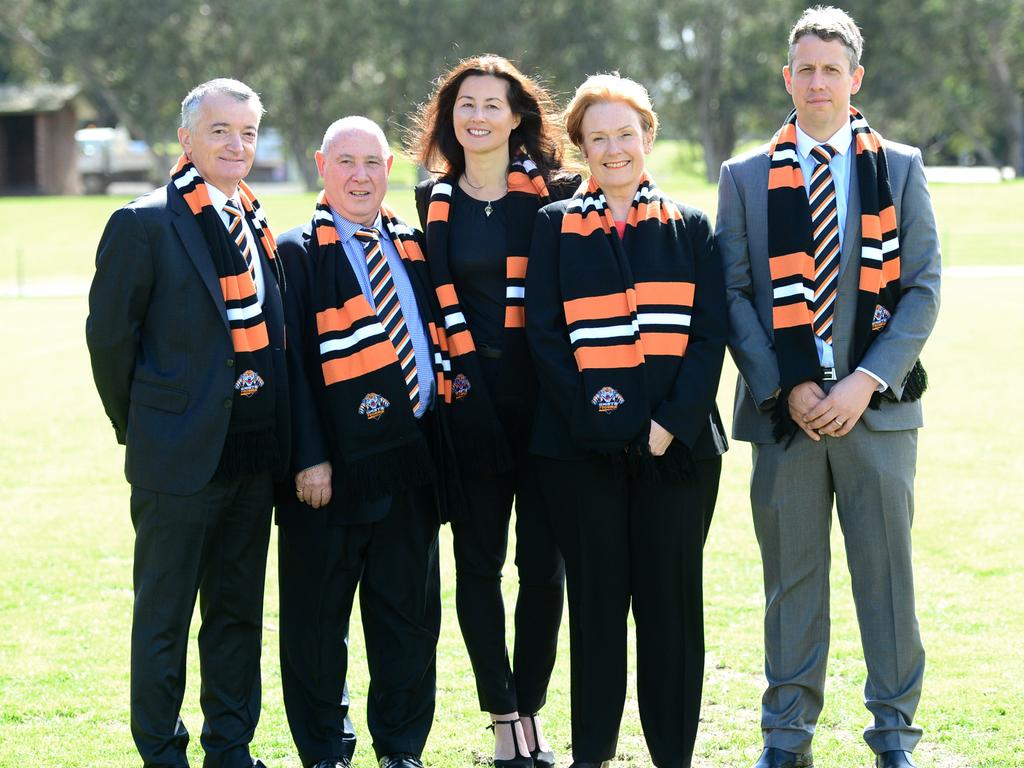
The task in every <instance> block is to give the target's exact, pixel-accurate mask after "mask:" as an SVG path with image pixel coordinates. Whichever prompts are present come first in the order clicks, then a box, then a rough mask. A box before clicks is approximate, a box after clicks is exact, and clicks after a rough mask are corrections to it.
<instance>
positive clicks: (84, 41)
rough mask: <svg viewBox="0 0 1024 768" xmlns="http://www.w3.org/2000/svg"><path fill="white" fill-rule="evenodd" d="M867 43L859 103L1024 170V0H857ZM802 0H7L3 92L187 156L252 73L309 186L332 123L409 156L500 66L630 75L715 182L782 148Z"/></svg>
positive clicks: (937, 148)
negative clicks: (401, 148) (64, 89)
mask: <svg viewBox="0 0 1024 768" xmlns="http://www.w3.org/2000/svg"><path fill="white" fill-rule="evenodd" d="M844 6H845V7H846V8H847V10H848V11H849V12H850V13H851V14H852V15H853V17H854V18H855V19H856V20H857V21H858V23H859V24H860V25H861V27H862V29H863V31H864V37H865V40H866V45H865V54H864V65H865V68H866V70H867V76H866V78H865V84H864V88H863V90H862V91H861V94H859V95H858V97H857V101H856V103H857V105H858V106H860V107H861V108H862V110H863V111H864V112H865V114H867V115H868V117H869V119H870V120H871V121H872V124H873V125H876V126H878V127H879V129H880V130H881V131H882V132H883V133H884V134H885V135H886V136H891V137H892V138H896V139H898V140H901V141H905V142H908V143H912V144H916V145H918V146H921V147H922V148H923V149H924V151H925V153H926V156H927V159H928V160H929V161H932V162H946V163H948V162H956V161H958V160H960V159H963V158H977V159H978V161H980V162H983V163H988V164H997V165H1011V166H1013V167H1014V168H1015V169H1016V170H1017V173H1018V174H1021V173H1024V149H1022V147H1024V0H955V2H954V0H915V1H911V0H892V2H889V3H881V4H879V3H871V2H867V0H853V1H851V2H848V3H845V4H844ZM803 7H804V3H797V2H794V0H777V1H776V2H773V3H768V4H766V3H763V2H756V0H677V1H676V2H674V3H670V4H668V5H657V4H637V3H626V2H623V0H606V2H603V3H600V4H597V3H588V2H584V0H518V1H517V2H516V3H480V2H476V1H472V0H437V1H436V2H429V1H427V0H377V2H374V3H364V2H357V1H356V0H304V1H303V2H301V3H284V2H281V1H280V0H250V1H249V2H248V3H246V4H245V5H244V6H237V5H227V4H220V3H212V2H206V1H205V0H178V1H177V2H174V3H171V2H156V3H151V4H137V3H136V4H130V3H123V2H120V0H48V2H40V0H5V3H4V4H3V5H2V7H0V81H4V80H7V81H12V82H48V81H49V82H69V81H74V82H78V83H80V84H81V85H82V86H83V89H84V92H85V93H86V94H87V95H88V97H89V98H90V99H91V101H92V102H93V103H95V104H96V105H97V106H98V108H99V109H100V110H101V111H103V112H104V113H105V114H108V115H110V116H111V117H112V118H115V119H116V120H117V121H118V122H120V123H122V124H124V125H126V126H127V127H128V128H129V129H130V130H131V131H132V133H133V134H135V135H136V136H137V137H139V138H142V139H144V140H146V141H147V142H148V143H149V144H150V146H152V147H155V148H160V147H163V146H167V143H168V142H172V141H173V138H174V131H175V128H176V126H177V120H178V109H179V104H180V101H181V98H182V97H183V96H184V95H185V93H186V92H187V91H188V90H189V89H190V88H191V87H192V86H193V85H195V84H196V83H199V82H202V81H203V80H207V79H210V78H212V77H218V76H230V77H236V78H238V79H240V80H244V81H245V82H247V83H249V84H250V85H251V86H252V87H253V88H254V89H256V90H257V91H259V92H260V93H261V95H262V97H263V101H264V105H265V106H266V108H267V116H266V121H267V124H270V125H274V126H275V127H277V128H278V129H279V130H280V131H281V133H282V136H283V137H284V140H285V143H286V146H287V148H288V151H289V152H290V154H291V155H292V156H293V157H294V158H295V159H296V160H297V161H298V165H299V167H300V168H301V169H302V170H303V172H304V173H305V174H306V181H307V183H308V184H310V185H311V186H313V185H315V184H316V173H315V169H314V168H313V163H312V160H311V157H312V152H313V150H314V149H315V148H316V146H317V145H318V144H319V141H320V137H321V136H322V133H323V130H324V129H325V128H326V126H327V125H328V124H329V123H330V122H331V121H332V120H334V119H335V118H337V117H340V116H342V115H345V114H354V113H358V114H365V115H367V116H369V117H372V118H374V119H376V120H378V121H380V122H381V123H383V124H384V125H385V126H386V128H387V130H388V133H389V134H390V135H391V138H392V141H393V142H395V143H398V139H399V138H400V135H401V133H402V132H403V131H404V129H405V128H406V127H407V126H408V123H409V117H410V115H411V114H412V112H413V111H414V110H415V107H416V105H417V104H418V103H420V102H421V101H422V100H423V99H425V98H426V97H427V96H428V95H429V93H430V90H431V88H432V85H433V81H434V80H435V78H436V77H437V76H438V75H440V74H441V73H442V72H443V71H444V70H445V69H446V68H447V67H449V66H451V65H453V64H454V63H455V62H456V61H458V60H459V59H461V58H462V57H464V56H468V55H472V54H477V53H484V52H489V53H498V54H501V55H504V56H507V57H509V58H511V59H513V60H515V61H516V62H517V63H518V64H519V65H520V66H521V68H522V69H523V70H524V71H526V72H527V73H529V74H532V75H534V76H537V77H539V78H540V79H541V80H542V81H544V82H545V83H546V84H547V85H548V86H549V87H550V88H551V89H552V91H553V92H554V94H555V96H556V99H558V100H560V101H562V102H564V101H565V97H566V96H567V95H568V94H570V93H571V92H572V90H573V89H574V88H575V86H576V85H577V84H578V83H579V82H580V81H581V80H582V79H583V78H584V77H585V76H586V75H588V74H591V73H594V72H599V71H610V70H617V71H619V72H621V73H622V74H625V75H628V76H631V77H633V78H635V79H637V80H639V81H641V82H643V83H644V84H645V85H647V87H648V89H649V90H650V91H651V94H652V97H653V98H654V102H655V108H656V109H657V110H658V111H659V114H660V116H661V119H662V125H663V128H662V135H667V136H671V137H678V138H687V139H690V140H692V141H694V142H695V143H697V144H699V145H700V146H701V147H702V148H703V151H704V158H705V163H706V168H707V176H708V178H709V179H712V180H714V179H717V176H718V166H719V164H720V163H721V161H722V160H724V159H725V158H727V157H728V156H729V155H730V154H732V153H733V152H734V151H735V150H736V148H737V146H738V145H740V144H741V143H743V142H745V141H750V140H765V139H767V138H768V137H769V136H770V135H771V133H772V132H773V131H774V130H776V129H777V127H778V126H779V125H780V124H781V122H782V120H783V118H784V117H785V114H786V112H787V110H788V109H789V107H790V103H789V101H788V97H787V94H786V92H785V90H784V88H783V87H782V78H781V74H780V73H781V68H782V65H783V64H784V63H785V57H786V37H787V32H788V28H789V26H790V25H791V24H792V23H793V21H794V20H795V19H796V17H797V16H798V15H799V13H800V12H801V10H802V9H803Z"/></svg>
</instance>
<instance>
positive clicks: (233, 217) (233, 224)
mask: <svg viewBox="0 0 1024 768" xmlns="http://www.w3.org/2000/svg"><path fill="white" fill-rule="evenodd" d="M224 212H225V213H226V214H227V215H228V219H229V221H228V234H229V235H230V236H231V237H232V238H233V239H234V241H235V245H237V246H238V250H240V251H241V252H242V258H243V259H245V266H247V267H248V268H249V277H251V278H252V282H253V285H255V284H256V265H255V262H254V261H253V258H252V248H250V247H249V238H248V237H246V236H245V227H243V226H242V212H241V211H240V210H239V209H238V205H237V204H236V203H235V201H234V200H232V199H231V198H228V201H227V202H226V203H224Z"/></svg>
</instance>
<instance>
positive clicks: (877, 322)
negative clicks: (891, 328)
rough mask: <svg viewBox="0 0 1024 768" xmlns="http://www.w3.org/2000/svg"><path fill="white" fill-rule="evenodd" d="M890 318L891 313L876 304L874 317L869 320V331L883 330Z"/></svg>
mask: <svg viewBox="0 0 1024 768" xmlns="http://www.w3.org/2000/svg"><path fill="white" fill-rule="evenodd" d="M890 317H892V313H891V312H890V311H889V310H888V309H886V308H885V307H883V306H882V305H881V304H877V305H876V306H875V316H874V317H873V318H871V330H872V331H880V330H882V329H883V328H885V324H886V323H888V322H889V318H890Z"/></svg>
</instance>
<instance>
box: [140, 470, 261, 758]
mask: <svg viewBox="0 0 1024 768" xmlns="http://www.w3.org/2000/svg"><path fill="white" fill-rule="evenodd" d="M272 503H273V489H272V484H271V480H270V477H269V475H268V474H262V475H257V476H255V477H248V478H244V479H239V480H230V481H226V480H214V481H212V482H210V484H209V485H207V486H206V487H205V488H203V489H202V490H201V491H199V492H198V493H195V494H193V495H191V496H172V495H168V494H163V493H156V492H153V491H147V490H143V489H141V488H132V495H131V514H132V524H133V525H134V526H135V565H134V571H133V580H134V584H135V605H134V610H133V615H132V642H131V729H132V736H133V737H134V739H135V744H136V746H137V748H138V750H139V754H140V755H141V756H142V760H143V763H144V764H145V765H146V766H187V765H188V759H187V757H186V754H185V749H186V746H187V745H188V740H189V734H188V731H187V730H186V728H185V725H184V723H183V722H182V721H181V717H180V710H181V702H182V699H183V697H184V695H185V653H186V649H187V646H188V632H189V625H190V623H191V621H192V612H193V610H194V609H195V604H196V596H197V594H198V596H199V606H200V615H201V617H202V626H201V628H200V630H199V662H200V673H201V676H202V688H201V691H200V698H199V701H200V705H201V706H202V710H203V717H204V723H203V731H202V735H201V737H200V740H201V742H202V745H203V749H204V751H205V753H206V757H205V759H204V761H203V765H204V766H205V768H251V766H252V757H251V756H250V754H249V742H251V741H252V737H253V733H254V731H255V730H256V723H257V722H258V720H259V715H260V649H261V632H262V622H263V584H264V581H265V576H266V567H267V545H268V543H269V540H270V517H271V505H272Z"/></svg>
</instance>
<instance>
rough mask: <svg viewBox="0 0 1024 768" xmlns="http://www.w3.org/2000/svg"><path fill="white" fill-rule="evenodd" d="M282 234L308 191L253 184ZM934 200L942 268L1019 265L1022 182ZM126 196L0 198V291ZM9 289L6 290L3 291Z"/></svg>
mask: <svg viewBox="0 0 1024 768" xmlns="http://www.w3.org/2000/svg"><path fill="white" fill-rule="evenodd" d="M649 165H650V170H651V173H652V175H653V176H654V178H655V179H656V180H657V181H658V183H659V185H660V186H661V187H662V188H663V189H665V190H666V191H668V192H669V193H670V194H672V196H673V197H674V198H675V199H677V200H679V201H681V202H684V203H687V204H689V205H693V206H696V207H697V208H700V209H702V210H704V211H706V212H707V213H708V215H709V216H710V217H711V218H712V220H714V215H715V210H716V208H717V206H718V196H717V189H716V187H715V186H714V185H712V184H708V183H707V182H706V181H704V179H703V177H702V176H699V175H697V172H698V171H699V168H698V166H697V165H696V162H695V160H694V158H693V157H692V156H691V152H690V149H689V147H688V145H686V144H684V143H682V142H672V141H663V142H658V144H657V145H656V147H655V152H654V154H653V155H652V158H651V161H650V164H649ZM415 178H416V174H415V170H414V169H413V167H412V166H411V165H410V164H409V162H408V161H406V160H404V159H401V158H399V159H398V160H397V161H396V163H395V166H394V170H393V171H392V175H391V190H390V192H389V194H388V197H387V199H386V202H387V203H388V204H389V205H390V206H392V207H393V208H394V209H395V210H396V211H397V212H398V214H399V215H400V216H402V217H403V218H405V220H406V221H407V222H408V223H409V224H416V223H417V221H418V220H417V217H416V208H415V203H414V201H413V194H412V185H413V184H414V183H415ZM254 189H255V191H256V194H257V195H258V196H260V199H261V201H262V202H263V204H264V208H265V209H266V212H267V216H268V218H269V220H270V225H271V228H272V229H273V231H274V232H276V233H278V234H280V233H281V232H284V231H285V230H287V229H290V228H291V227H295V226H298V225H300V224H304V223H307V222H308V221H309V220H310V219H311V218H312V216H313V205H314V201H315V199H316V195H315V194H314V193H312V192H306V193H299V192H289V193H281V192H277V191H276V190H275V188H274V186H273V185H270V186H264V187H262V188H261V186H260V185H259V184H255V185H254ZM931 193H932V198H933V200H934V205H935V214H936V219H937V221H938V229H939V238H940V241H941V244H942V257H943V263H944V264H945V265H946V266H950V265H956V266H967V265H976V264H984V265H1008V264H1024V216H1022V214H1021V211H1024V180H1021V181H1016V182H1007V183H1002V184H933V185H932V186H931ZM130 199H131V198H130V197H127V196H120V197H119V196H96V197H88V196H83V197H17V198H3V197H0V221H2V222H3V225H2V226H0V295H2V294H4V293H7V294H10V293H12V291H11V290H10V288H11V286H14V285H15V283H16V282H18V281H19V280H20V281H24V282H25V283H27V284H28V285H29V286H30V287H31V286H32V284H35V285H36V286H38V285H39V284H40V283H41V282H42V283H46V282H47V281H51V282H52V281H58V282H61V283H65V282H67V281H72V282H75V283H82V282H85V281H88V279H89V278H90V277H91V276H92V272H93V268H94V259H95V256H96V243H97V242H98V241H99V238H100V235H101V234H102V232H103V226H104V225H105V224H106V221H107V219H108V218H109V217H110V214H111V213H113V211H114V210H115V209H117V208H118V207H119V206H121V205H123V204H124V203H126V202H128V201H129V200H130ZM5 288H7V289H8V290H6V291H5V290H4V289H5Z"/></svg>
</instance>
